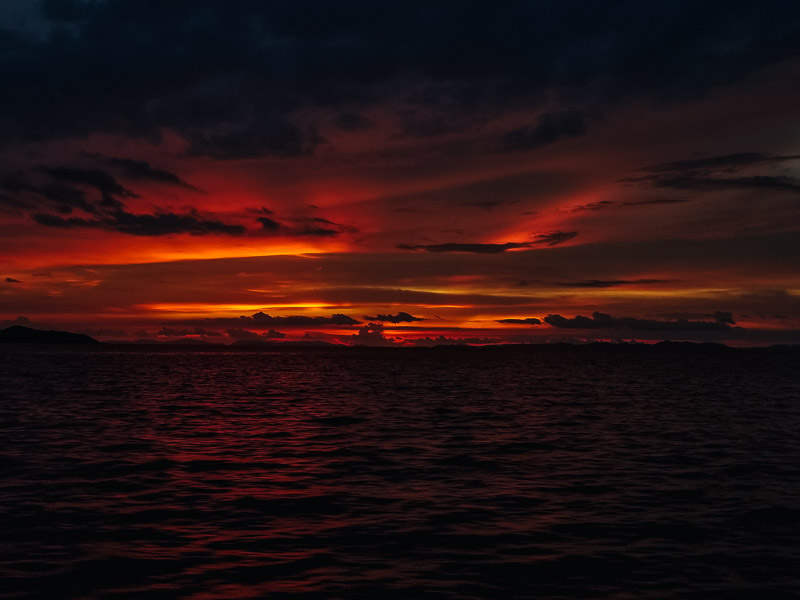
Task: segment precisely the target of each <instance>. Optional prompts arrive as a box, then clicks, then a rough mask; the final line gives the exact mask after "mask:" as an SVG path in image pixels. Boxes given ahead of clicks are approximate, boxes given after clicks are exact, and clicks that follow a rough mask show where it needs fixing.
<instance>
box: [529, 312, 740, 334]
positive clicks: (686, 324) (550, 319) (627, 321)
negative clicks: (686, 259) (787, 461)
mask: <svg viewBox="0 0 800 600" xmlns="http://www.w3.org/2000/svg"><path fill="white" fill-rule="evenodd" d="M544 322H545V323H547V324H548V325H551V326H553V327H556V328H558V329H635V330H639V331H727V330H730V329H731V325H730V321H727V320H726V321H721V320H719V319H718V318H715V320H713V321H689V320H686V319H678V320H676V321H658V320H655V319H637V318H634V317H612V316H611V315H607V314H605V313H601V312H594V313H592V316H591V318H590V317H584V316H582V315H578V316H576V317H572V318H567V317H562V316H561V315H547V316H546V317H545V318H544Z"/></svg>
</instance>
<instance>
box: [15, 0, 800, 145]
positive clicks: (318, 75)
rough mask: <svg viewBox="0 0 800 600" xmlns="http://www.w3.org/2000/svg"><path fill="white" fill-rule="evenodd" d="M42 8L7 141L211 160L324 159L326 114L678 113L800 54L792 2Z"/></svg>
mask: <svg viewBox="0 0 800 600" xmlns="http://www.w3.org/2000/svg"><path fill="white" fill-rule="evenodd" d="M32 6H33V8H28V9H26V13H25V14H26V17H25V19H20V18H17V19H15V20H9V21H8V22H7V23H8V28H5V29H2V30H0V57H2V58H0V81H2V82H3V87H4V92H5V93H4V94H2V95H0V133H2V136H0V137H2V139H3V140H4V141H5V142H7V143H13V142H15V141H19V140H33V141H37V140H48V139H53V138H59V137H70V136H81V137H83V136H87V135H89V134H91V133H94V132H98V131H102V132H112V131H113V132H120V133H124V134H128V135H134V136H139V137H143V138H147V139H150V140H154V139H156V140H157V139H158V138H159V136H160V135H161V134H162V132H163V131H164V130H172V131H175V132H177V133H178V134H179V135H181V136H182V137H183V138H184V139H186V140H188V142H189V150H190V152H192V153H195V154H204V155H209V156H213V157H217V158H243V157H251V156H267V155H270V156H278V157H292V156H303V155H306V154H309V153H311V152H314V150H315V149H316V148H317V147H318V146H319V145H320V144H322V143H323V140H322V137H323V136H322V135H320V134H319V133H317V132H316V130H315V128H314V123H313V120H314V118H313V114H312V113H313V110H312V111H309V110H308V109H314V108H317V107H323V108H326V109H332V110H335V111H336V113H337V114H340V115H342V114H349V113H358V114H361V113H362V112H364V111H365V110H367V109H369V108H370V107H372V106H376V105H381V104H383V105H386V106H389V107H390V109H391V110H394V111H395V115H396V116H397V117H398V120H400V115H401V113H403V112H404V111H405V112H407V111H412V113H413V114H418V115H420V116H419V117H418V118H417V119H416V121H417V122H418V123H421V124H422V125H424V126H419V127H418V129H419V130H420V131H421V132H423V133H425V134H426V135H436V134H438V133H440V132H442V131H446V130H447V129H448V127H450V128H452V127H453V126H455V127H456V128H461V127H464V126H465V125H463V123H473V122H480V121H481V120H483V119H487V118H493V117H495V116H497V115H502V114H503V113H504V112H505V111H509V110H514V109H515V108H518V107H528V108H529V107H531V106H544V101H545V100H544V99H545V98H546V97H548V95H549V97H553V96H554V94H548V93H549V92H551V91H556V92H559V91H564V96H566V95H568V97H569V98H572V99H575V98H577V99H580V101H581V103H583V104H585V105H586V107H594V106H600V107H602V106H607V105H611V104H612V103H615V102H617V101H619V99H620V98H624V97H632V96H637V95H638V96H643V95H647V96H657V97H661V98H663V99H670V98H678V99H682V98H686V97H689V96H697V95H699V94H702V93H704V92H705V91H706V90H708V89H709V88H710V87H713V86H716V85H720V84H730V83H732V82H735V81H737V80H740V79H742V78H743V77H745V76H747V75H749V74H750V73H753V72H754V71H757V70H759V69H761V68H763V67H765V66H768V65H771V64H775V63H778V62H781V61H784V60H786V59H789V58H792V57H796V56H798V55H800V5H798V4H797V3H795V2H788V1H781V0H778V1H775V2H770V3H762V4H758V5H754V4H750V3H730V2H723V1H722V0H710V1H708V2H703V3H697V2H692V1H690V0H675V1H674V2H668V3H632V2H610V1H606V2H591V3H587V2H581V1H578V0H564V1H562V2H527V1H524V0H509V1H508V2H503V3H502V4H501V5H498V4H497V3H494V2H488V1H479V2H472V3H469V4H467V5H465V4H464V3H462V2H457V1H455V0H450V1H446V0H442V1H440V2H435V3H431V2H424V1H422V0H406V1H399V0H395V1H387V2H381V3H374V2H367V1H366V0H362V1H355V0H354V1H350V2H335V3H333V2H322V1H312V0H297V1H294V2H252V1H248V2H237V3H230V2H224V1H223V0H205V1H203V2H196V3H188V2H178V1H174V2H158V3H148V4H147V8H146V9H144V8H143V6H142V3H141V2H140V1H139V0H105V1H104V2H77V1H68V0H63V1H56V0H46V1H45V2H43V3H42V4H41V5H36V4H34V5H32ZM36 6H41V7H42V8H41V10H40V11H39V15H38V18H37V15H36V13H35V8H36ZM0 11H2V8H0ZM0 17H2V12H0ZM4 22H5V21H4ZM676 32H679V35H678V34H677V33H676ZM742 32H746V35H743V33H742ZM665 48H668V49H669V51H665V50H664V49H665ZM556 97H559V96H557V95H556ZM575 104H576V102H575V101H574V100H573V101H571V102H570V107H571V108H573V107H574V109H575V111H579V110H582V109H584V108H585V107H584V106H574V105H575ZM562 108H563V107H553V108H551V109H549V110H548V112H546V113H545V114H544V115H542V117H541V118H540V119H539V120H538V121H537V122H535V123H533V124H531V125H528V126H526V127H523V128H518V129H516V130H513V131H510V132H509V133H508V134H507V135H506V136H505V137H504V138H503V140H502V147H503V149H505V150H507V151H524V150H529V149H531V148H535V147H538V146H541V145H543V144H547V143H550V142H553V141H557V140H559V139H564V138H568V137H570V136H574V135H579V134H580V133H582V131H583V129H584V128H585V126H586V125H585V119H584V118H583V117H582V116H581V114H582V113H580V112H573V111H564V110H563V109H562ZM309 115H311V116H309ZM462 115H463V116H464V118H462ZM466 117H468V118H466ZM406 120H407V119H406ZM336 126H337V127H339V128H340V129H342V128H344V129H348V128H349V129H348V130H358V129H359V128H362V127H363V126H364V125H363V124H362V122H358V121H357V120H350V121H348V120H347V119H345V120H344V121H341V120H340V121H339V122H338V123H337V125H336ZM343 126H344V127H343ZM467 126H469V125H467Z"/></svg>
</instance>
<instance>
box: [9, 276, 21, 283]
mask: <svg viewBox="0 0 800 600" xmlns="http://www.w3.org/2000/svg"><path fill="white" fill-rule="evenodd" d="M6 283H22V282H21V281H20V280H19V279H14V278H13V277H6Z"/></svg>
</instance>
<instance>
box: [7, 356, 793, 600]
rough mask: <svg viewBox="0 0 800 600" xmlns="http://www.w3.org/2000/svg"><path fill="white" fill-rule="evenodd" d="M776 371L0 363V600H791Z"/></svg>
mask: <svg viewBox="0 0 800 600" xmlns="http://www.w3.org/2000/svg"><path fill="white" fill-rule="evenodd" d="M799 367H800V361H799V360H798V354H794V355H791V354H788V353H787V354H783V355H781V354H771V353H768V352H754V351H739V352H731V353H714V352H710V353H701V352H690V353H683V354H682V353H677V352H673V353H670V352H636V351H634V350H620V351H615V352H610V351H602V350H582V351H578V350H573V351H566V350H564V351H556V350H553V351H549V352H547V351H541V350H524V349H513V348H511V349H497V348H495V349H491V348H489V349H482V350H481V349H473V350H470V349H458V348H451V349H385V350H380V349H378V350H369V349H315V348H308V349H295V350H287V349H283V350H279V351H270V350H263V349H259V350H231V349H229V350H211V351H209V350H202V351H199V350H183V349H177V348H175V349H169V350H167V349H164V350H160V351H156V350H141V349H137V348H135V347H129V348H121V347H119V348H113V347H112V348H103V347H99V348H87V349H85V350H75V349H72V350H70V349H59V348H50V349H44V350H30V349H28V350H24V351H23V350H20V349H19V348H15V347H13V346H6V347H5V348H2V349H0V384H1V386H0V443H1V446H0V473H1V474H2V477H1V478H0V597H2V598H120V599H121V598H192V599H196V600H200V599H211V598H261V597H265V598H342V599H349V598H378V599H382V598H385V599H389V598H408V599H417V598H459V599H461V598H463V599H469V598H498V599H507V598H615V599H623V598H625V599H627V598H630V599H634V598H636V599H639V598H771V599H776V598H798V597H800V375H799V374H798V373H800V368H799Z"/></svg>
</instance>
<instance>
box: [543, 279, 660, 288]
mask: <svg viewBox="0 0 800 600" xmlns="http://www.w3.org/2000/svg"><path fill="white" fill-rule="evenodd" d="M652 283H670V280H668V279H589V280H586V281H563V282H556V283H555V285H560V286H563V287H579V288H608V287H617V286H620V285H647V284H652Z"/></svg>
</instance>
